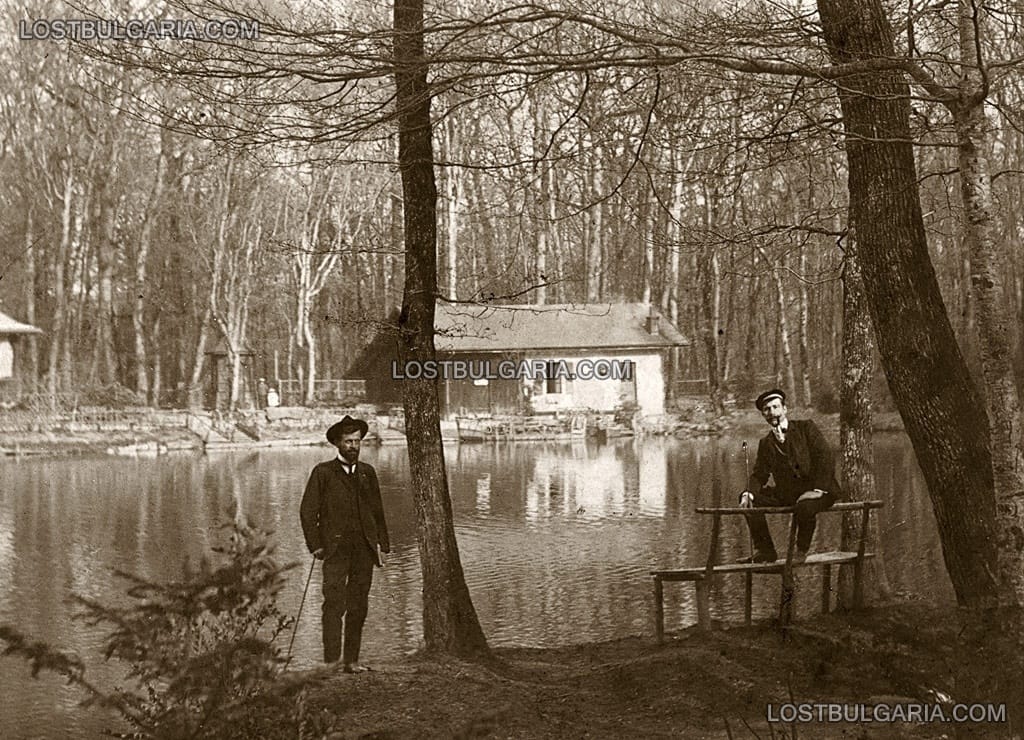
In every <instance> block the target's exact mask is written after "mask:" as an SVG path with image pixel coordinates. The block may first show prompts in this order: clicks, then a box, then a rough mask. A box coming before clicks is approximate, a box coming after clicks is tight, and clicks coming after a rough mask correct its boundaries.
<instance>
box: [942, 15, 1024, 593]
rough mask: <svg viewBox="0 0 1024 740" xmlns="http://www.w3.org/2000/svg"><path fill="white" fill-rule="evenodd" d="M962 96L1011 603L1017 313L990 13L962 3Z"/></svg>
mask: <svg viewBox="0 0 1024 740" xmlns="http://www.w3.org/2000/svg"><path fill="white" fill-rule="evenodd" d="M958 10H959V16H960V58H961V59H962V60H963V61H964V65H963V67H962V73H961V85H960V99H959V100H958V101H957V103H956V104H954V105H953V117H954V119H955V121H956V131H957V137H958V139H959V141H958V146H957V155H958V162H959V165H960V196H961V198H962V199H963V205H964V221H963V226H962V227H961V233H962V234H963V240H964V245H965V246H966V247H967V250H968V254H970V258H971V296H972V298H973V299H974V307H975V310H976V311H977V320H978V333H979V339H980V343H979V345H980V350H981V367H982V374H983V376H984V388H985V404H986V411H987V413H988V421H989V443H990V449H991V452H992V471H993V480H994V484H995V495H996V499H997V502H998V506H997V515H998V520H997V523H998V526H999V569H1000V577H1001V578H1002V582H1003V585H1004V588H1003V589H1002V592H1001V597H1002V599H1003V604H1004V605H1006V606H1024V469H1022V468H1024V465H1022V461H1021V457H1020V454H1021V447H1020V445H1021V419H1020V400H1019V398H1018V397H1017V383H1016V378H1015V377H1014V372H1013V345H1012V343H1011V341H1010V318H1009V312H1008V311H1007V310H1006V306H1005V304H1004V302H1003V274H1004V272H1005V269H1004V263H1003V260H1002V259H1001V254H1000V251H1001V250H1000V249H999V246H998V245H997V243H996V239H995V236H994V234H993V218H992V211H993V208H994V206H993V203H992V166H991V163H990V161H989V156H988V139H989V122H988V120H987V118H986V116H985V94H984V81H983V80H982V78H981V71H980V70H979V69H978V67H977V59H978V42H979V39H978V28H979V27H982V26H979V25H978V24H981V23H982V21H983V19H984V16H985V14H986V13H987V12H988V11H987V10H981V9H980V8H975V7H974V3H971V2H967V0H960V4H959V8H958Z"/></svg>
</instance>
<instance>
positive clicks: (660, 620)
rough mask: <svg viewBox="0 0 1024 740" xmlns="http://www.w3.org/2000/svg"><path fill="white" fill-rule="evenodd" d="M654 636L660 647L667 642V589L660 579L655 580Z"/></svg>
mask: <svg viewBox="0 0 1024 740" xmlns="http://www.w3.org/2000/svg"><path fill="white" fill-rule="evenodd" d="M654 634H655V635H656V636H657V638H658V644H659V645H660V644H661V643H663V642H665V587H664V586H663V585H662V583H661V579H660V578H655V579H654Z"/></svg>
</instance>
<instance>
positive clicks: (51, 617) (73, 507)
mask: <svg viewBox="0 0 1024 740" xmlns="http://www.w3.org/2000/svg"><path fill="white" fill-rule="evenodd" d="M740 442H741V440H740V439H722V440H674V439H668V440H665V439H648V440H645V441H643V442H638V441H635V440H631V439H626V440H619V441H616V442H615V443H614V444H609V445H602V446H599V445H590V444H579V443H574V444H569V443H566V444H556V443H549V444H512V445H507V444H506V445H501V446H493V445H473V446H470V445H462V446H457V445H456V446H451V447H449V448H447V450H446V452H447V465H448V474H449V480H450V484H451V493H452V499H453V506H454V513H455V522H456V530H457V534H458V542H459V549H460V553H461V556H462V561H463V565H464V568H465V572H466V577H467V580H468V582H469V586H470V589H471V591H472V594H473V599H474V603H475V606H476V609H477V612H478V614H479V616H480V619H481V622H482V623H483V626H484V629H485V631H486V633H487V635H488V638H489V639H490V641H491V643H492V645H495V646H509V645H540V646H551V645H559V644H566V643H572V642H580V641H586V640H603V639H611V638H615V637H619V636H623V635H628V634H650V633H651V632H652V622H653V613H652V612H653V607H652V602H651V585H650V579H649V577H648V575H647V572H648V570H650V569H651V568H653V567H676V566H679V565H683V564H686V565H693V564H699V563H701V562H703V559H704V558H705V557H706V555H707V548H708V544H709V539H710V538H709V532H708V531H707V530H708V522H707V520H706V518H705V517H701V516H697V515H695V514H694V513H693V510H694V508H695V507H697V506H710V505H716V504H717V505H720V504H723V503H724V504H728V503H732V502H733V501H734V500H735V493H736V492H737V491H738V490H739V489H740V488H741V487H742V486H743V482H744V479H745V477H746V474H745V470H744V461H743V453H742V447H741V445H740ZM876 442H877V447H876V465H877V473H878V494H879V497H880V498H883V499H884V500H886V501H887V502H888V506H887V508H886V509H884V510H883V511H882V513H881V517H880V519H879V523H880V532H881V539H882V542H881V547H880V550H881V552H882V553H883V555H884V556H885V558H886V561H887V572H888V574H889V579H890V582H891V584H892V585H893V587H894V588H895V589H896V590H898V591H900V592H903V593H907V594H916V595H918V596H920V597H922V598H928V599H936V600H949V599H951V588H950V585H949V581H948V578H947V576H946V575H945V571H944V568H943V565H942V558H941V550H940V548H939V545H938V540H937V537H936V534H935V525H934V519H933V516H932V513H931V507H930V504H929V502H928V499H927V495H926V492H925V490H924V486H923V483H922V481H921V477H920V474H919V471H918V470H917V467H916V464H915V462H914V458H913V454H912V452H911V450H910V447H909V444H908V443H907V440H906V438H905V437H903V436H902V435H886V436H880V437H879V438H878V439H877V440H876ZM328 456H329V451H328V450H327V449H326V448H314V449H300V450H289V451H281V450H276V451H274V450H268V451H261V452H258V453H224V454H220V455H212V456H209V457H166V458H157V459H147V460H130V459H116V460H108V459H101V460H82V459H74V460H47V461H39V460H22V461H4V462H2V463H0V475H2V476H3V480H4V481H5V485H4V486H3V488H2V490H0V587H2V589H3V593H4V599H3V601H2V603H0V622H9V623H13V624H16V625H19V626H20V627H22V628H23V629H24V630H26V631H28V632H30V633H32V634H33V635H34V636H38V637H40V638H42V639H45V640H48V641H51V642H54V643H58V644H60V645H62V646H65V647H69V648H71V649H74V650H76V651H77V652H79V653H80V654H81V655H83V656H85V657H86V658H87V660H88V661H89V662H90V665H91V666H95V667H91V668H90V674H91V675H93V676H94V678H96V679H97V680H98V681H100V682H101V683H104V684H105V685H113V683H114V682H115V681H116V680H118V677H119V675H120V674H119V673H118V671H117V668H116V666H113V665H105V664H102V662H99V661H97V660H96V658H97V656H98V655H99V650H100V647H101V640H102V634H101V633H100V632H98V631H97V630H95V629H89V628H87V627H85V625H83V624H81V623H78V622H74V621H72V619H71V613H70V612H71V610H70V608H69V606H68V605H67V603H66V599H67V596H68V595H69V594H70V593H71V592H75V593H79V594H82V595H86V596H90V597H92V598H95V599H100V600H112V599H117V598H121V592H122V590H123V587H122V584H120V583H118V582H117V580H116V579H115V578H113V577H112V575H111V571H112V569H122V570H126V571H130V572H133V573H137V574H139V575H141V576H143V577H146V578H152V579H169V578H172V577H175V576H177V575H178V574H179V573H180V569H181V566H182V563H183V562H185V561H189V562H193V563H194V562H196V561H197V560H198V559H199V558H201V557H203V556H204V555H208V554H209V553H210V548H211V546H213V545H214V544H215V543H216V542H217V541H218V537H219V531H218V525H219V524H221V523H223V522H224V521H226V520H228V519H229V518H230V516H246V517H249V518H250V519H251V520H253V521H254V522H257V523H259V524H260V525H261V526H263V527H265V528H268V529H272V530H274V531H275V532H276V535H275V540H276V543H277V547H278V553H279V556H280V558H281V560H282V561H284V562H294V563H297V564H298V567H297V568H296V569H295V570H294V571H293V572H292V577H291V578H290V579H289V582H288V586H287V588H286V589H285V591H284V592H283V593H282V595H281V606H282V608H283V609H284V610H286V611H289V612H291V613H293V614H294V613H295V612H296V611H297V609H298V605H299V600H300V598H301V595H302V586H303V583H304V580H305V574H306V572H307V569H308V567H309V563H310V560H309V555H308V553H306V551H305V546H304V544H303V542H302V536H301V532H300V530H299V526H298V521H297V511H298V502H299V498H300V497H301V493H302V490H303V486H304V484H305V481H306V476H307V475H308V473H309V471H310V469H311V468H312V466H313V465H314V464H315V463H316V462H318V461H320V460H322V459H326V458H327V457H328ZM364 459H366V460H368V461H369V462H371V463H373V464H375V465H376V466H377V469H378V472H379V475H380V481H381V487H382V495H383V497H384V504H385V507H386V509H387V513H388V522H389V529H390V531H391V539H392V542H393V543H394V552H393V555H392V558H391V559H390V561H389V564H388V567H387V568H386V569H385V570H383V571H378V572H377V576H376V580H375V583H374V588H373V591H372V593H371V598H370V617H369V619H368V621H367V624H366V630H365V635H364V653H365V656H366V658H367V660H368V661H370V662H372V660H373V658H374V657H380V656H393V655H398V654H402V653H406V652H409V651H412V650H415V649H416V648H417V647H419V646H420V643H421V640H422V630H421V625H420V613H421V602H420V599H421V594H420V576H419V563H418V553H417V548H416V543H415V513H414V506H413V500H412V496H411V494H410V492H409V490H408V489H409V470H408V460H407V457H406V453H405V450H404V448H400V447H383V448H378V449H372V448H370V449H367V450H365V451H364ZM773 526H774V527H775V528H776V529H775V535H776V537H777V538H779V539H778V540H777V541H780V542H782V541H784V539H783V538H784V536H785V532H784V531H783V527H784V523H783V522H781V521H779V522H777V523H775V524H774V525H773ZM838 531H839V522H838V517H837V516H833V517H827V518H825V520H824V521H823V522H822V526H821V528H820V530H819V534H818V535H817V536H816V541H817V542H818V543H825V542H838V539H837V538H838ZM748 548H749V542H748V538H747V532H746V528H745V526H744V525H743V522H742V521H741V520H740V519H739V518H735V517H734V518H728V519H726V520H725V522H724V525H723V531H722V537H721V540H720V549H719V552H718V553H717V557H718V558H719V559H722V560H724V559H731V558H735V557H739V556H740V555H743V554H746V552H747V551H748ZM812 590H813V589H812ZM713 596H714V608H713V616H716V617H722V618H731V619H740V618H742V608H743V607H742V579H737V578H734V579H728V580H726V579H721V580H720V582H718V583H716V585H715V586H714V594H713ZM755 599H756V601H755V615H756V616H759V617H765V616H768V615H769V614H771V613H772V612H773V611H774V610H775V608H776V603H775V599H777V582H776V581H775V580H774V579H768V578H761V579H755ZM320 601H321V594H320V577H319V573H317V574H316V575H315V576H314V578H313V583H312V585H311V587H310V593H309V596H308V601H307V604H306V607H305V609H304V611H303V617H302V624H301V626H300V628H299V632H298V636H297V638H296V642H295V659H296V665H297V666H298V667H308V666H311V665H314V664H316V663H317V661H318V660H319V656H320V638H319V619H318V616H319V605H320ZM800 603H801V605H802V606H803V608H809V609H813V608H815V606H816V603H817V600H816V599H815V598H806V599H803V600H802V601H801V602H800ZM666 616H667V619H668V625H667V626H668V627H669V629H675V628H678V627H680V626H683V625H686V624H691V623H693V622H695V621H696V607H695V604H694V603H693V596H692V588H689V587H686V586H685V585H684V584H680V585H678V586H670V587H668V588H667V589H666ZM78 698H79V697H78V696H77V695H76V694H75V693H74V692H73V691H71V690H70V689H68V688H66V687H64V686H63V685H62V684H61V683H60V682H59V681H56V680H52V679H49V678H47V679H44V680H41V681H38V682H35V681H31V680H30V679H28V678H27V673H26V671H25V669H24V667H23V666H22V665H21V664H19V663H17V662H15V661H13V660H11V659H0V736H3V737H32V736H40V737H42V736H45V737H61V736H66V737H76V736H81V735H82V734H95V731H97V730H99V729H101V728H102V727H104V726H105V720H104V719H103V718H102V716H101V715H98V714H96V713H91V712H85V711H83V710H81V709H78V708H77V707H76V706H75V704H76V701H77V699H78Z"/></svg>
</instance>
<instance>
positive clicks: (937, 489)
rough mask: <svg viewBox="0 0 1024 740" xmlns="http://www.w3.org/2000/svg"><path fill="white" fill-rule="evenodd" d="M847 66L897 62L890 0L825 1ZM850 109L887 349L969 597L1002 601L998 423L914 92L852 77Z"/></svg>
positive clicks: (864, 254) (858, 193)
mask: <svg viewBox="0 0 1024 740" xmlns="http://www.w3.org/2000/svg"><path fill="white" fill-rule="evenodd" d="M818 10H819V13H820V15H821V19H822V28H823V30H824V36H825V40H826V42H827V44H828V47H829V54H830V56H831V57H832V60H833V61H834V62H835V63H837V64H845V63H848V62H852V61H855V60H863V59H878V58H891V57H893V56H894V55H895V51H894V48H893V41H892V28H891V27H890V25H889V21H888V16H887V13H886V10H885V9H884V8H883V7H882V4H881V2H880V0H818ZM838 91H839V101H840V104H841V106H842V111H843V126H844V128H845V130H846V156H847V160H848V162H849V193H850V222H851V223H853V224H855V225H856V228H857V239H858V243H857V252H858V256H859V257H860V258H861V266H862V268H863V271H864V289H865V295H866V297H867V301H868V306H869V308H870V310H871V319H872V322H873V324H874V327H875V335H876V337H877V339H878V347H879V352H880V354H881V356H882V362H883V364H884V366H885V370H886V377H887V378H888V381H889V388H890V390H891V391H892V395H893V398H894V399H895V401H896V405H897V407H898V408H899V410H900V414H901V416H902V417H903V422H904V424H905V426H906V429H907V433H908V434H909V435H910V439H911V441H912V443H913V445H914V451H915V452H916V453H917V459H918V463H919V465H920V468H921V470H922V472H923V473H924V476H925V480H926V481H927V483H928V492H929V494H930V495H931V498H932V503H933V506H934V509H935V518H936V522H937V524H938V527H939V534H940V537H941V540H942V545H943V548H942V551H943V556H944V558H945V561H946V569H947V571H948V572H949V575H950V579H951V580H952V583H953V588H954V589H955V591H956V595H957V600H958V601H959V602H960V604H961V605H963V606H965V607H975V608H984V607H986V606H993V605H995V604H996V603H997V601H998V596H999V579H998V576H997V571H998V563H997V548H996V532H997V525H996V512H995V509H996V507H995V496H994V488H993V479H992V458H991V454H990V452H989V448H988V436H989V435H988V419H987V418H986V416H985V411H984V406H983V405H982V402H981V399H980V398H979V397H978V393H977V389H976V388H975V386H974V384H973V383H972V382H971V378H970V374H969V372H968V370H967V366H966V364H965V363H964V360H963V357H962V355H961V354H960V350H959V347H958V346H957V343H956V339H955V337H954V336H953V330H952V327H951V326H950V324H949V319H948V317H947V315H946V310H945V306H944V305H943V302H942V296H941V293H940V292H939V286H938V282H937V281H936V279H935V271H934V269H933V267H932V263H931V260H930V257H929V254H928V243H927V238H926V234H925V228H924V219H923V216H922V212H921V202H920V198H919V194H918V188H917V168H916V165H915V162H914V151H913V144H912V139H911V135H910V130H909V120H910V105H909V102H908V96H909V90H908V88H907V85H906V81H905V79H904V78H903V77H902V75H901V73H899V72H892V71H886V70H882V71H865V72H862V73H859V74H851V75H849V76H847V77H844V78H843V80H842V84H841V85H839V88H838Z"/></svg>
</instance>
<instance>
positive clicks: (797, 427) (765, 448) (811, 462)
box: [747, 419, 842, 504]
mask: <svg viewBox="0 0 1024 740" xmlns="http://www.w3.org/2000/svg"><path fill="white" fill-rule="evenodd" d="M769 475H770V476H771V477H772V478H773V479H774V481H775V489H776V491H777V492H778V494H779V497H780V498H782V499H783V500H784V501H788V502H789V503H790V504H793V503H794V502H795V501H796V500H797V499H798V498H799V497H800V495H801V494H803V493H805V492H806V491H810V490H812V489H814V488H820V489H821V490H823V491H828V492H830V493H834V494H835V495H836V497H837V498H840V497H841V495H842V492H841V491H840V489H839V481H837V480H836V465H835V459H834V458H833V456H832V448H831V447H829V445H828V442H827V441H825V436H824V435H823V434H822V433H821V430H820V429H818V425H817V424H815V423H814V422H813V421H811V420H810V419H803V420H798V419H790V420H789V425H788V428H787V430H786V443H785V444H784V445H783V446H782V447H781V448H780V447H779V443H778V441H777V440H776V439H775V435H773V434H772V433H771V432H768V434H766V435H765V436H764V437H763V438H762V439H761V442H760V443H759V444H758V446H757V461H756V462H755V463H754V472H752V473H751V474H750V480H748V481H747V490H748V491H752V492H754V493H756V492H757V491H759V490H761V488H763V487H764V486H765V485H766V484H767V483H768V476H769Z"/></svg>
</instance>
